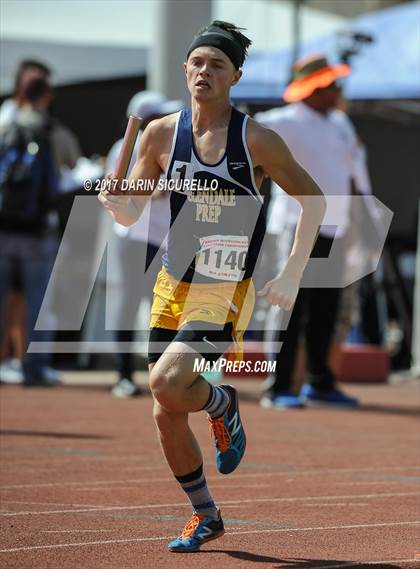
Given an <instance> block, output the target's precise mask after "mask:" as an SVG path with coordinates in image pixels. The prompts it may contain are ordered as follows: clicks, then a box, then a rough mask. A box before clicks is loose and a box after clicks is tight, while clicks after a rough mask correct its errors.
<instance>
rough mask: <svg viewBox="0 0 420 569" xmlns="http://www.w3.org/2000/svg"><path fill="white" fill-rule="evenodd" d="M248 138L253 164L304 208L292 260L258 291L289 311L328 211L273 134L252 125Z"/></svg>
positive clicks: (289, 154) (309, 178)
mask: <svg viewBox="0 0 420 569" xmlns="http://www.w3.org/2000/svg"><path fill="white" fill-rule="evenodd" d="M250 123H251V124H250V128H249V132H248V135H247V140H248V145H249V148H250V151H251V156H252V160H253V164H254V166H255V167H259V168H260V169H261V170H262V171H263V173H264V175H265V176H268V177H269V178H271V179H272V180H273V181H274V182H276V184H278V185H279V186H280V187H281V188H283V190H284V191H285V192H287V193H288V194H289V195H290V196H292V197H294V198H295V199H296V200H297V201H298V202H299V203H300V205H301V213H300V216H299V221H298V224H297V227H296V233H295V238H294V243H293V247H292V251H291V253H290V257H289V260H288V262H287V264H286V266H285V268H284V269H283V271H282V272H281V273H280V274H279V275H277V276H276V277H275V278H274V279H272V280H271V281H269V282H268V283H266V284H265V286H264V287H263V289H262V290H261V291H259V293H258V294H259V295H260V296H265V297H266V298H267V301H268V302H269V303H270V304H277V305H279V306H280V307H281V308H284V309H286V310H290V309H291V308H292V306H293V304H294V302H295V300H296V296H297V293H298V291H299V284H300V281H301V278H302V275H303V271H304V269H305V267H306V264H307V262H308V259H309V257H310V254H311V251H312V248H313V246H314V243H315V239H316V237H317V235H318V232H319V227H320V225H321V224H322V220H323V218H324V214H325V210H326V200H325V197H324V195H323V193H322V191H321V190H320V188H319V187H318V186H317V184H316V183H315V182H314V180H313V179H312V178H311V177H310V175H309V174H308V173H307V172H306V170H304V169H303V168H302V166H300V164H298V163H297V162H296V160H295V159H294V158H293V156H292V154H291V152H290V150H289V149H288V147H287V146H286V144H285V143H284V141H283V140H282V139H281V138H280V136H278V135H277V134H276V133H275V132H273V131H272V130H270V129H268V128H265V127H264V126H262V125H260V124H258V123H256V122H255V121H250Z"/></svg>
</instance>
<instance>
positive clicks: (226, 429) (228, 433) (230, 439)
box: [209, 385, 246, 474]
mask: <svg viewBox="0 0 420 569" xmlns="http://www.w3.org/2000/svg"><path fill="white" fill-rule="evenodd" d="M220 387H221V388H222V389H224V390H225V391H226V392H227V394H228V395H229V399H230V403H229V406H228V408H227V409H226V411H225V412H224V414H223V415H222V416H221V417H218V418H217V419H211V418H209V421H210V424H211V431H210V433H211V434H212V435H213V436H214V439H215V442H216V466H217V470H218V471H219V472H220V473H221V474H230V473H231V472H233V471H234V470H235V468H237V467H238V466H239V463H240V462H241V460H242V457H243V456H244V452H245V447H246V437H245V431H244V428H243V426H242V422H241V417H240V415H239V404H238V394H237V392H236V389H235V388H234V387H232V386H231V385H221V386H220Z"/></svg>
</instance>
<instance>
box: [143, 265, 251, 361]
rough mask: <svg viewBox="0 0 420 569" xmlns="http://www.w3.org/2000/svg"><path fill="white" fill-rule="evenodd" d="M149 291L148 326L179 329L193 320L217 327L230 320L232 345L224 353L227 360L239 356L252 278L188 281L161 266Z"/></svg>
mask: <svg viewBox="0 0 420 569" xmlns="http://www.w3.org/2000/svg"><path fill="white" fill-rule="evenodd" d="M153 293H154V296H153V304H152V309H151V314H150V328H165V329H168V330H180V329H181V328H182V326H184V325H185V324H186V323H188V322H193V321H200V322H208V323H210V324H216V325H220V326H221V327H223V326H224V325H225V324H227V323H231V324H232V328H233V333H232V335H233V338H232V339H233V345H232V347H231V348H230V349H229V351H228V354H227V355H228V357H229V358H230V359H235V360H240V359H242V354H243V335H244V333H245V330H246V328H247V326H248V324H249V321H250V320H251V316H252V311H253V308H254V302H255V289H254V285H253V282H252V279H246V280H244V281H242V282H240V283H236V282H231V283H230V282H222V283H218V282H215V283H214V284H213V283H212V284H201V283H198V284H195V283H193V284H191V283H187V282H183V281H177V280H176V279H175V278H174V277H172V276H171V275H170V274H169V273H168V272H167V271H166V269H165V268H164V267H162V269H161V270H160V271H159V274H158V276H157V279H156V284H155V286H154V289H153Z"/></svg>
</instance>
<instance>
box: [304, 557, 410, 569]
mask: <svg viewBox="0 0 420 569" xmlns="http://www.w3.org/2000/svg"><path fill="white" fill-rule="evenodd" d="M416 561H417V562H418V561H419V560H418V559H413V558H411V559H385V560H382V561H349V562H347V561H343V563H339V564H338V565H317V566H316V567H315V566H314V567H312V569H341V567H363V566H364V565H391V564H392V563H414V562H416Z"/></svg>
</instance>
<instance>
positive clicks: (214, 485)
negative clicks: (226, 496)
mask: <svg viewBox="0 0 420 569" xmlns="http://www.w3.org/2000/svg"><path fill="white" fill-rule="evenodd" d="M207 478H208V477H207ZM219 480H220V479H219ZM211 487H212V488H223V489H224V490H226V491H227V492H232V491H233V490H236V489H237V488H269V487H271V484H235V485H234V486H233V485H232V486H227V485H226V483H225V484H212V485H211ZM104 490H110V491H112V490H118V492H121V491H124V490H136V491H138V487H137V486H124V487H123V488H122V487H121V485H118V486H101V487H100V488H77V491H78V492H103V491H104Z"/></svg>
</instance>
